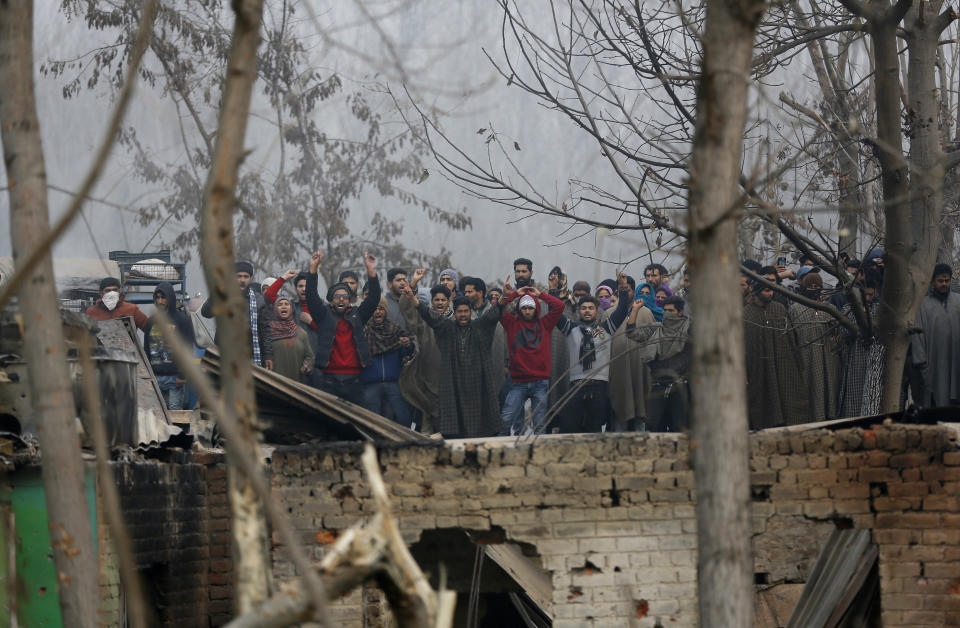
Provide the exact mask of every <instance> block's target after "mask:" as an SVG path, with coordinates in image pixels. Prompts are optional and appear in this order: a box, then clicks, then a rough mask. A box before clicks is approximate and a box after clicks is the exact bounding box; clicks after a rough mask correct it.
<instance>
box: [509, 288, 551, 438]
mask: <svg viewBox="0 0 960 628" xmlns="http://www.w3.org/2000/svg"><path fill="white" fill-rule="evenodd" d="M515 299H519V302H518V306H517V311H516V312H511V311H510V310H509V309H508V308H506V306H507V305H509V304H510V303H511V302H512V301H514V300H515ZM538 299H539V300H541V301H543V302H544V303H545V304H546V305H547V306H548V308H549V309H548V311H547V313H546V314H545V315H543V316H540V311H539V310H540V308H539V307H538V303H537V300H538ZM503 306H504V311H503V316H502V317H501V318H500V324H501V325H503V329H504V330H505V331H506V341H507V343H506V344H507V348H508V350H509V351H510V385H509V388H508V390H507V398H506V401H505V402H504V404H503V410H502V411H501V413H500V416H501V418H502V419H503V422H504V424H505V425H504V433H505V434H506V435H509V432H510V430H512V431H513V433H514V434H519V433H520V432H521V431H522V430H523V405H524V403H525V402H526V401H527V399H529V400H530V403H531V404H533V411H534V414H533V426H532V427H533V430H534V432H538V431H540V430H541V429H542V428H543V422H544V417H545V416H546V413H547V390H548V389H549V388H550V341H551V336H552V334H553V328H554V327H556V326H557V323H558V322H559V321H560V317H561V316H563V307H564V306H563V301H561V300H560V299H558V298H556V297H554V296H551V295H549V294H547V293H546V292H540V291H539V290H537V289H536V288H534V287H533V286H529V285H528V286H525V287H523V288H520V289H519V290H517V291H516V292H514V293H513V294H511V295H509V296H507V298H506V300H505V301H504V303H503Z"/></svg>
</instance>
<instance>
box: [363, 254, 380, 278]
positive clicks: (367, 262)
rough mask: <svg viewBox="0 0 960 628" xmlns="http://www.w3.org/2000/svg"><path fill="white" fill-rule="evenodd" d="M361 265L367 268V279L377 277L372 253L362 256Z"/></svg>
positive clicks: (375, 262)
mask: <svg viewBox="0 0 960 628" xmlns="http://www.w3.org/2000/svg"><path fill="white" fill-rule="evenodd" d="M363 265H364V266H366V268H367V277H376V276H377V258H376V257H374V256H373V253H364V254H363Z"/></svg>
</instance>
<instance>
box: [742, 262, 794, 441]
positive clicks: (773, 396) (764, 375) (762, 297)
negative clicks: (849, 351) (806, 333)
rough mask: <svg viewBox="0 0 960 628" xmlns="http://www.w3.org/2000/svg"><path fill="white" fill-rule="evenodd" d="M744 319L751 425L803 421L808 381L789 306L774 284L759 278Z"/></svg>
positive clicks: (771, 424) (765, 426)
mask: <svg viewBox="0 0 960 628" xmlns="http://www.w3.org/2000/svg"><path fill="white" fill-rule="evenodd" d="M775 273H776V271H775V270H774V274H775ZM761 274H764V275H766V274H767V273H765V272H762V273H761ZM743 321H744V346H745V349H746V370H747V413H748V416H749V420H750V428H751V429H762V428H767V427H777V426H781V425H796V424H798V423H803V422H804V420H805V419H806V417H807V414H808V407H807V403H806V395H805V393H804V391H805V384H804V380H803V376H802V374H801V371H800V363H799V360H798V358H797V343H796V338H795V336H794V335H793V330H792V329H791V328H790V323H789V320H788V319H787V309H786V308H785V307H783V305H781V304H780V303H777V302H776V301H774V300H773V289H772V288H768V287H767V286H765V285H763V284H761V283H760V282H756V283H755V284H754V285H753V298H752V299H751V300H750V302H748V303H747V305H746V306H745V307H744V310H743Z"/></svg>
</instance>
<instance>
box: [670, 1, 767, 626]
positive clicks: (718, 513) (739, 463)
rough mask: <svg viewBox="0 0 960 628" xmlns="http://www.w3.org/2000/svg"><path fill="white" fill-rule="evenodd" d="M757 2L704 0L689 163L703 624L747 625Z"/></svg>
mask: <svg viewBox="0 0 960 628" xmlns="http://www.w3.org/2000/svg"><path fill="white" fill-rule="evenodd" d="M763 10H764V3H763V2H761V1H758V0H752V1H749V2H737V1H735V0H708V2H707V16H706V23H705V26H704V33H703V40H702V43H703V62H702V66H701V70H700V81H699V85H698V89H697V118H696V120H697V125H696V134H695V136H694V142H693V154H692V156H691V161H690V197H689V198H690V217H689V225H690V243H689V250H688V254H687V260H688V264H690V267H691V269H692V271H693V274H692V288H693V296H692V299H691V300H692V302H693V307H694V310H695V311H696V310H699V311H701V312H707V311H709V312H711V315H710V316H705V317H703V318H699V319H698V320H697V323H696V325H694V326H693V330H692V337H691V342H692V343H693V347H694V348H693V352H694V354H693V362H692V371H691V392H692V396H693V398H692V419H693V421H692V422H693V433H692V436H691V442H690V450H691V452H692V458H693V467H694V479H695V482H696V497H697V506H696V512H697V556H698V559H697V562H698V567H699V568H698V576H697V578H698V585H699V587H698V588H699V599H700V618H701V619H700V621H701V623H704V624H710V625H718V626H750V625H752V624H753V579H752V577H751V573H752V569H753V560H752V555H751V550H750V519H749V512H750V468H749V458H750V448H749V442H748V439H747V402H746V394H745V390H744V381H745V379H746V370H745V366H744V356H743V326H742V323H741V319H742V316H743V312H742V306H741V301H740V297H739V292H738V290H737V282H738V281H739V279H738V277H739V264H738V263H737V225H736V218H735V216H734V214H733V212H732V211H731V210H732V209H734V208H735V207H736V206H737V205H738V204H740V203H742V202H743V200H742V196H741V194H740V190H739V189H738V188H739V185H738V180H739V175H740V157H741V154H742V150H743V149H742V146H743V128H744V125H745V123H746V117H747V92H748V89H749V87H750V84H749V69H750V64H751V60H752V54H753V39H754V33H755V31H756V28H757V25H758V24H759V22H760V19H761V17H762V16H763Z"/></svg>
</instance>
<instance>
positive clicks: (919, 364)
mask: <svg viewBox="0 0 960 628" xmlns="http://www.w3.org/2000/svg"><path fill="white" fill-rule="evenodd" d="M952 279H953V269H952V268H950V266H948V265H947V264H937V265H936V266H935V267H934V269H933V278H932V279H931V281H930V290H929V292H927V296H925V297H924V298H923V302H922V303H921V304H920V311H919V312H917V322H916V326H917V327H918V328H920V329H921V330H922V331H923V333H922V334H915V335H914V336H913V338H912V339H911V341H910V344H911V349H912V351H911V353H912V359H913V365H914V367H915V368H916V369H917V370H918V371H919V372H920V375H921V378H922V381H923V386H922V388H923V390H922V392H921V394H920V399H918V400H917V402H918V403H919V404H920V405H922V406H946V405H957V403H958V402H960V295H957V294H955V293H953V292H951V291H950V282H951V281H952Z"/></svg>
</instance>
